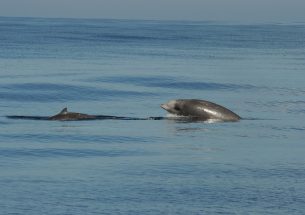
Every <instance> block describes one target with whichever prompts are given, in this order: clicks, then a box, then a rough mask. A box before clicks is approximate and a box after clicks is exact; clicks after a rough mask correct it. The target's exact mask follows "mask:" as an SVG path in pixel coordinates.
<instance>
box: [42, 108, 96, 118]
mask: <svg viewBox="0 0 305 215" xmlns="http://www.w3.org/2000/svg"><path fill="white" fill-rule="evenodd" d="M48 119H49V120H61V121H70V120H89V119H96V116H95V115H89V114H84V113H75V112H68V108H64V109H62V111H60V112H59V113H58V114H56V115H54V116H51V117H49V118H48Z"/></svg>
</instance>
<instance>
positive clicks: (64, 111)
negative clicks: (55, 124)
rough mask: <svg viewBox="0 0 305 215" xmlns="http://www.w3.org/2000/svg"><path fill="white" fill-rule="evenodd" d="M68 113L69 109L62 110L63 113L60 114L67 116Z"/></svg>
mask: <svg viewBox="0 0 305 215" xmlns="http://www.w3.org/2000/svg"><path fill="white" fill-rule="evenodd" d="M67 113H68V108H66V107H65V108H64V109H62V111H60V113H59V114H67Z"/></svg>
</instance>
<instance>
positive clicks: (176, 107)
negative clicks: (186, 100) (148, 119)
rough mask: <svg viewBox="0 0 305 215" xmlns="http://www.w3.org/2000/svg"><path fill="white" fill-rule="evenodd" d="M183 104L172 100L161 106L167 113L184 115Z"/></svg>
mask: <svg viewBox="0 0 305 215" xmlns="http://www.w3.org/2000/svg"><path fill="white" fill-rule="evenodd" d="M182 105H183V103H181V101H180V100H171V101H168V102H167V103H164V104H161V105H160V106H161V108H163V109H164V110H166V111H167V112H169V113H171V114H175V115H178V116H179V115H183V113H182V110H183V109H182V108H183V106H182Z"/></svg>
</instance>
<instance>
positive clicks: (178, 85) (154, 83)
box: [93, 76, 258, 91]
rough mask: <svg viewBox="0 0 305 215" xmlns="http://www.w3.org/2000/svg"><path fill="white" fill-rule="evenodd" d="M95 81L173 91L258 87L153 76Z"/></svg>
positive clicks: (248, 88)
mask: <svg viewBox="0 0 305 215" xmlns="http://www.w3.org/2000/svg"><path fill="white" fill-rule="evenodd" d="M93 81H96V82H105V83H124V84H131V85H136V86H145V87H160V88H171V89H186V90H232V91H234V90H251V89H257V88H258V87H256V86H254V85H250V84H231V83H215V82H201V81H181V80H177V79H176V78H174V77H164V76H151V77H147V76H145V77H135V76H123V77H122V76H120V77H117V76H112V77H102V78H95V79H93Z"/></svg>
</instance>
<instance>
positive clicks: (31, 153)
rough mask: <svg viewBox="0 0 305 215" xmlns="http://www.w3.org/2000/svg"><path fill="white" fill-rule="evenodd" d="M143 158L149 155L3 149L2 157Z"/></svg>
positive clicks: (90, 151)
mask: <svg viewBox="0 0 305 215" xmlns="http://www.w3.org/2000/svg"><path fill="white" fill-rule="evenodd" d="M137 155H138V156H142V155H148V154H147V153H146V152H143V151H128V150H98V149H54V148H44V149H1V150H0V156H1V157H9V158H16V157H18V158H19V157H40V158H46V157H47V158H57V157H76V158H82V157H123V156H137Z"/></svg>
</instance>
